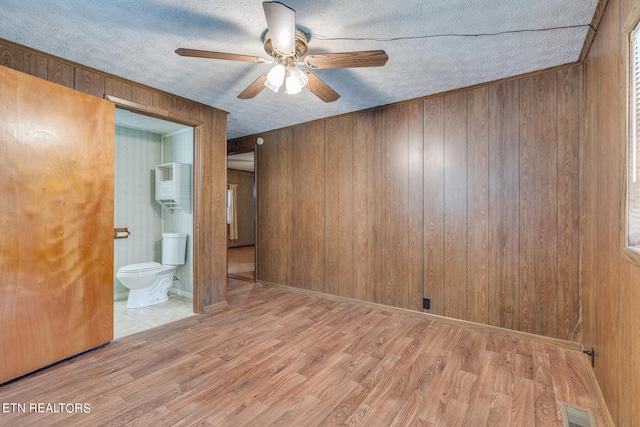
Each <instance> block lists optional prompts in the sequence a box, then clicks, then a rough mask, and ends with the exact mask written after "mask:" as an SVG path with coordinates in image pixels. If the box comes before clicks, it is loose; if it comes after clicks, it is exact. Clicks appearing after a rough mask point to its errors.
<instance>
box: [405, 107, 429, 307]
mask: <svg viewBox="0 0 640 427" xmlns="http://www.w3.org/2000/svg"><path fill="white" fill-rule="evenodd" d="M408 107H409V111H408V115H409V123H408V126H409V129H408V132H409V135H408V136H409V141H408V144H409V146H408V150H409V153H408V154H409V158H408V162H409V164H408V170H407V172H408V174H409V182H408V185H409V188H408V194H407V197H408V206H407V208H408V212H407V215H408V218H407V256H408V258H407V263H408V269H407V273H408V277H407V292H406V294H405V295H404V301H403V307H406V308H409V309H411V310H421V309H422V283H423V282H424V263H423V252H424V248H423V239H422V232H423V229H424V210H423V207H424V200H423V198H424V102H422V101H419V102H411V103H409V105H408Z"/></svg>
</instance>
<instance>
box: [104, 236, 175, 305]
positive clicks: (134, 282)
mask: <svg viewBox="0 0 640 427" xmlns="http://www.w3.org/2000/svg"><path fill="white" fill-rule="evenodd" d="M186 249H187V234H186V233H162V264H160V263H158V262H143V263H139V264H130V265H125V266H123V267H120V268H119V269H118V272H117V273H116V277H117V278H118V280H120V283H122V284H123V285H124V286H126V287H127V288H129V299H128V300H127V308H140V307H147V306H149V305H154V304H160V303H162V302H165V301H167V300H168V299H169V297H168V296H167V291H169V288H170V287H171V285H172V284H173V274H174V273H175V271H176V268H177V266H179V265H183V264H184V262H185V254H186Z"/></svg>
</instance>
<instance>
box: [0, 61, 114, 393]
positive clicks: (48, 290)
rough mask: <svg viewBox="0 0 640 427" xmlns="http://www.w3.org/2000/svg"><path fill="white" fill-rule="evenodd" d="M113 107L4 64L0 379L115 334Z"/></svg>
mask: <svg viewBox="0 0 640 427" xmlns="http://www.w3.org/2000/svg"><path fill="white" fill-rule="evenodd" d="M113 147H114V106H113V104H112V103H110V102H108V101H104V100H102V99H99V98H96V97H93V96H90V95H86V94H83V93H81V92H78V91H75V90H72V89H69V88H66V87H63V86H60V85H57V84H54V83H50V82H47V81H45V80H41V79H39V78H36V77H32V76H29V75H27V74H23V73H20V72H18V71H14V70H11V69H8V68H5V67H0V159H2V164H1V165H0V384H1V383H3V382H6V381H8V380H11V379H14V378H16V377H19V376H21V375H23V374H26V373H29V372H32V371H34V370H37V369H39V368H42V367H44V366H47V365H50V364H51V363H54V362H57V361H59V360H62V359H65V358H67V357H70V356H73V355H75V354H78V353H81V352H83V351H85V350H88V349H91V348H94V347H96V346H99V345H101V344H104V343H106V342H108V341H110V340H111V339H112V338H113Z"/></svg>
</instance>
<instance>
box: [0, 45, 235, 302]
mask: <svg viewBox="0 0 640 427" xmlns="http://www.w3.org/2000/svg"><path fill="white" fill-rule="evenodd" d="M0 65H2V66H5V67H8V68H12V69H15V70H18V71H22V72H24V73H27V74H31V75H34V76H36V77H40V78H42V79H45V80H49V81H51V82H54V83H58V84H61V85H63V86H67V87H70V88H73V89H76V90H79V91H81V92H84V93H88V94H91V95H94V96H96V97H99V98H103V97H104V95H105V94H108V95H112V96H116V97H118V98H121V99H124V100H127V101H132V102H136V103H139V104H143V105H145V106H147V107H149V110H151V111H154V112H156V113H157V114H159V115H160V116H164V117H167V118H168V119H169V120H177V121H179V119H180V118H183V119H187V120H189V121H190V122H197V123H201V124H200V125H199V126H197V127H196V132H195V133H196V138H195V140H196V142H195V147H194V148H195V149H194V153H195V164H194V183H195V188H194V200H195V203H194V205H195V206H194V221H195V223H196V226H195V228H196V230H194V235H195V236H194V251H195V253H196V257H195V259H196V261H195V263H196V264H195V266H194V267H195V283H194V292H195V290H196V289H197V290H198V297H197V298H195V297H194V305H195V308H196V310H198V311H205V310H206V309H207V307H209V306H212V305H214V304H217V303H221V302H224V301H226V277H227V258H226V252H227V251H226V248H227V237H226V227H225V224H226V191H225V188H226V126H227V118H226V113H225V112H223V111H220V110H216V109H214V108H211V107H208V106H205V105H202V104H198V103H196V102H192V101H189V100H186V99H183V98H180V97H177V96H174V95H170V94H167V93H165V92H161V91H158V90H155V89H153V88H150V87H147V86H143V85H141V84H137V83H134V82H131V81H127V80H124V79H121V78H119V77H116V76H112V75H109V74H106V73H103V72H100V71H97V70H93V69H90V68H87V67H84V66H82V65H79V64H75V63H71V62H68V61H65V60H63V59H59V58H56V57H53V56H51V55H47V54H45V53H41V52H38V51H35V50H32V49H30V48H26V47H23V46H20V45H16V44H14V43H11V42H9V41H4V40H0Z"/></svg>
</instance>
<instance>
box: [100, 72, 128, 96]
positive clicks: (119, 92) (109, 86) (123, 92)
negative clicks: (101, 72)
mask: <svg viewBox="0 0 640 427" xmlns="http://www.w3.org/2000/svg"><path fill="white" fill-rule="evenodd" d="M105 93H106V94H107V95H112V96H117V97H118V98H123V99H131V95H132V94H133V89H132V86H131V84H129V83H127V82H124V81H122V80H119V79H115V78H112V77H107V79H106V81H105Z"/></svg>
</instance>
